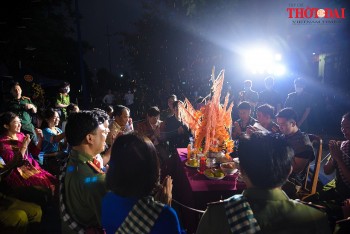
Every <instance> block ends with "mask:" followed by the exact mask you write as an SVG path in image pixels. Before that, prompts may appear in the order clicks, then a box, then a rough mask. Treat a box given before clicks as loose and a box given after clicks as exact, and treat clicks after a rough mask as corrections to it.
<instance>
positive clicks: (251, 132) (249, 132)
mask: <svg viewBox="0 0 350 234" xmlns="http://www.w3.org/2000/svg"><path fill="white" fill-rule="evenodd" d="M259 130H260V129H259V128H257V127H254V126H252V125H248V126H247V130H246V133H247V135H249V136H250V135H252V134H253V133H254V132H256V131H259Z"/></svg>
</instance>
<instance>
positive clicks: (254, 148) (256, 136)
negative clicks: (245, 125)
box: [197, 132, 331, 234]
mask: <svg viewBox="0 0 350 234" xmlns="http://www.w3.org/2000/svg"><path fill="white" fill-rule="evenodd" d="M238 158H239V168H240V172H241V175H242V178H243V180H244V182H245V184H246V186H247V188H246V189H245V190H244V191H243V194H241V195H234V196H232V197H230V198H228V199H226V200H224V201H219V202H214V203H209V205H208V207H207V209H206V211H205V213H204V215H203V216H202V218H201V220H200V222H199V225H198V229H197V234H202V233H221V234H225V233H260V232H261V233H291V234H292V233H293V234H294V233H325V234H329V233H331V232H330V228H329V224H328V220H327V216H326V214H325V213H323V212H321V211H319V210H317V209H315V208H313V207H309V206H307V205H304V204H302V203H299V202H297V201H294V200H291V199H289V197H288V196H287V195H286V194H285V193H284V192H283V191H282V189H281V186H282V185H283V184H284V183H285V182H286V180H287V178H288V176H289V174H290V172H291V170H292V163H293V150H292V149H291V148H290V147H289V146H288V143H287V142H286V141H285V140H284V139H283V138H282V137H280V136H276V135H272V134H264V133H262V132H256V133H253V134H252V135H251V136H250V137H249V136H245V137H243V138H240V141H239V151H238Z"/></svg>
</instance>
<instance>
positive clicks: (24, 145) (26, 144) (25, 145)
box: [22, 134, 32, 148]
mask: <svg viewBox="0 0 350 234" xmlns="http://www.w3.org/2000/svg"><path fill="white" fill-rule="evenodd" d="M31 140H32V139H30V135H29V134H27V135H26V136H25V137H24V139H23V144H22V148H28V146H29V143H30V141H31Z"/></svg>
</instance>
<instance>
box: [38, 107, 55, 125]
mask: <svg viewBox="0 0 350 234" xmlns="http://www.w3.org/2000/svg"><path fill="white" fill-rule="evenodd" d="M55 112H57V113H58V111H57V109H54V108H48V109H46V110H45V111H44V121H43V123H42V124H41V128H43V129H44V128H48V127H49V123H48V122H47V119H50V118H51V117H52V116H54V115H55Z"/></svg>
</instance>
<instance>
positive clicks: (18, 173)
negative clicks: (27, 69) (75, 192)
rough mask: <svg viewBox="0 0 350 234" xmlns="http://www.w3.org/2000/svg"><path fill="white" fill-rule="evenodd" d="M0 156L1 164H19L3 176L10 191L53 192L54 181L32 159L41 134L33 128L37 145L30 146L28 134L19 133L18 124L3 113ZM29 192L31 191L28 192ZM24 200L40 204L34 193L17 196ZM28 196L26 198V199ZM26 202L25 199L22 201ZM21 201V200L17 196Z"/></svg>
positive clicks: (16, 120)
mask: <svg viewBox="0 0 350 234" xmlns="http://www.w3.org/2000/svg"><path fill="white" fill-rule="evenodd" d="M0 133H1V137H0V155H1V157H2V158H3V160H4V162H5V164H11V162H12V161H16V160H19V161H17V162H19V164H18V165H17V166H16V167H15V168H14V169H13V170H12V171H11V173H10V174H9V175H8V176H6V178H5V179H4V182H5V183H6V184H7V185H8V186H9V187H10V188H11V189H13V190H17V191H19V190H21V191H22V189H24V190H25V191H33V193H35V194H37V193H38V194H41V195H43V197H44V196H45V195H44V194H48V195H50V194H52V193H53V192H54V191H55V185H56V184H57V179H56V178H55V177H54V176H53V175H51V174H50V173H48V172H47V171H45V170H43V169H42V168H41V167H40V165H39V163H38V162H37V161H36V160H35V159H34V158H33V157H32V155H35V156H37V155H38V154H39V151H40V149H39V148H41V141H42V137H43V135H42V131H41V130H40V129H36V134H37V136H38V139H39V144H38V145H35V144H34V143H31V138H30V135H29V134H27V135H24V134H23V133H21V121H20V119H19V117H18V116H17V115H16V114H14V113H12V112H5V113H3V114H2V115H1V118H0ZM32 189H33V190H32ZM39 191H40V192H39ZM20 195H21V196H22V195H23V196H26V197H28V200H26V201H33V202H36V203H38V204H42V203H41V202H43V203H45V202H44V201H41V200H40V199H37V196H36V195H34V194H29V193H28V194H24V193H23V194H20ZM27 195H28V196H27ZM26 199H27V198H26ZM21 200H24V199H22V197H21Z"/></svg>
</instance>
